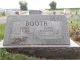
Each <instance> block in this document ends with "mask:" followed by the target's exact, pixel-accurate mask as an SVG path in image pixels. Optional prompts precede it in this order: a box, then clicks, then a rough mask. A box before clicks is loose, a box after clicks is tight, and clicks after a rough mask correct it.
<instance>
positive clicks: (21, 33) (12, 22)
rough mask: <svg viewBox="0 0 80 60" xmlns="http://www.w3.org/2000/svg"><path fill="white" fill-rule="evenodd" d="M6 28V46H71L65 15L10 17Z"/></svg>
mask: <svg viewBox="0 0 80 60" xmlns="http://www.w3.org/2000/svg"><path fill="white" fill-rule="evenodd" d="M6 28H7V29H6V33H5V36H4V46H17V47H18V46H24V47H26V46H27V45H28V46H32V45H37V47H38V46H39V45H69V44H70V40H69V35H68V28H67V21H66V17H65V16H64V15H28V16H18V15H17V16H10V17H8V21H7V27H6ZM55 47H56V46H55Z"/></svg>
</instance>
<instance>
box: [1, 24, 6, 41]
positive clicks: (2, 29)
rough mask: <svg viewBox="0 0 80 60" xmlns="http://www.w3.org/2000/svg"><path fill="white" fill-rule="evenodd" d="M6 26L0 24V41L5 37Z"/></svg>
mask: <svg viewBox="0 0 80 60" xmlns="http://www.w3.org/2000/svg"><path fill="white" fill-rule="evenodd" d="M4 31H5V24H0V40H1V39H3V37H4Z"/></svg>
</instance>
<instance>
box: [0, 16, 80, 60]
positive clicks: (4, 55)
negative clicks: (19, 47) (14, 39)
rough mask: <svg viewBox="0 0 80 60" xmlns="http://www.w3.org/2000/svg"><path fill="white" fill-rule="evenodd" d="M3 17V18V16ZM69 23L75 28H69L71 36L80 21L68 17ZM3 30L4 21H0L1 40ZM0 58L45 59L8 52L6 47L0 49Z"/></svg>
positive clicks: (13, 59) (19, 59)
mask: <svg viewBox="0 0 80 60" xmlns="http://www.w3.org/2000/svg"><path fill="white" fill-rule="evenodd" d="M4 19H5V18H4ZM68 23H69V28H70V29H71V28H73V29H75V31H73V30H72V29H71V31H72V32H71V33H70V35H71V37H72V36H73V35H74V33H75V32H76V29H78V28H80V23H79V22H78V23H77V22H76V19H75V18H74V17H71V18H70V21H68ZM4 31H5V22H2V23H0V40H2V39H3V38H4ZM75 42H76V43H78V44H80V43H79V42H80V41H78V42H77V41H75ZM0 60H46V59H37V58H35V57H28V56H26V55H23V54H18V53H16V54H15V53H9V52H7V51H6V49H0Z"/></svg>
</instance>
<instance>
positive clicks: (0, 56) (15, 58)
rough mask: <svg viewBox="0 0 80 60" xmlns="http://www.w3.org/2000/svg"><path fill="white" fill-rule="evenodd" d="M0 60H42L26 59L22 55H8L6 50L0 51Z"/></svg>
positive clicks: (26, 57) (35, 59)
mask: <svg viewBox="0 0 80 60" xmlns="http://www.w3.org/2000/svg"><path fill="white" fill-rule="evenodd" d="M0 60H44V59H38V58H35V57H28V56H26V55H23V54H14V53H9V52H7V51H6V49H0Z"/></svg>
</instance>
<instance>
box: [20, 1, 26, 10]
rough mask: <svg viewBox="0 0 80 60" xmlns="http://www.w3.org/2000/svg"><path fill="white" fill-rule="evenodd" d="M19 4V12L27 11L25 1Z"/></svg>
mask: <svg viewBox="0 0 80 60" xmlns="http://www.w3.org/2000/svg"><path fill="white" fill-rule="evenodd" d="M19 4H20V9H21V10H23V11H26V10H28V9H27V2H25V1H20V2H19Z"/></svg>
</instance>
